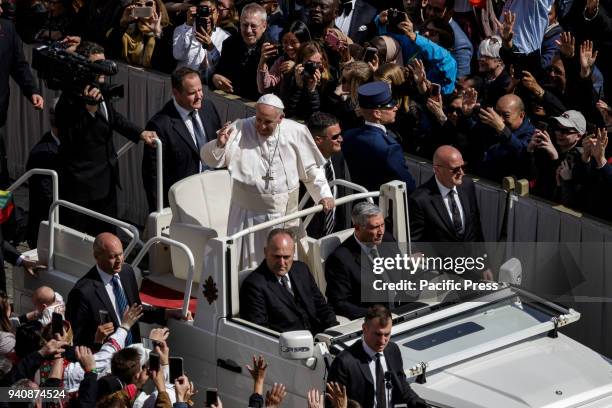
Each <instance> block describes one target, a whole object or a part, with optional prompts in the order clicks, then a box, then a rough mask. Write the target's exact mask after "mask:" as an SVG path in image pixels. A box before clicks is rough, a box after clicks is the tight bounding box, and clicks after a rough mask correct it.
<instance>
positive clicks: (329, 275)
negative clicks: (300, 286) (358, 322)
mask: <svg viewBox="0 0 612 408" xmlns="http://www.w3.org/2000/svg"><path fill="white" fill-rule="evenodd" d="M351 219H352V221H353V226H354V227H355V233H354V234H353V235H352V236H350V237H349V238H348V239H347V240H346V241H344V242H343V243H342V244H341V245H340V246H339V247H338V248H336V250H335V251H334V252H332V254H331V255H330V256H329V257H328V258H327V261H326V262H325V279H326V281H327V289H326V292H325V294H326V296H327V300H328V302H329V303H330V304H331V306H332V307H333V308H334V312H336V314H337V315H340V316H345V317H348V318H349V319H351V320H353V319H358V318H360V317H363V316H365V314H366V311H367V310H368V307H370V306H371V305H372V303H371V302H367V301H364V299H362V296H361V294H362V286H363V285H369V284H370V282H362V277H364V276H372V274H371V273H369V272H368V271H370V272H371V268H372V263H373V262H374V260H375V259H376V258H381V257H394V256H395V254H397V253H398V251H397V247H396V246H395V245H392V244H391V245H381V244H382V243H383V237H384V238H385V239H384V240H385V241H391V240H392V238H391V237H390V236H385V219H384V216H383V213H382V211H381V209H380V208H379V207H378V206H377V205H375V204H372V203H370V202H367V201H366V202H361V203H359V204H357V205H355V206H354V207H353V212H352V214H351ZM363 261H366V262H367V265H365V264H362V262H363ZM362 272H366V273H365V274H363V273H362ZM386 306H388V305H386Z"/></svg>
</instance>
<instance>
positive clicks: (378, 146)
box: [342, 81, 415, 194]
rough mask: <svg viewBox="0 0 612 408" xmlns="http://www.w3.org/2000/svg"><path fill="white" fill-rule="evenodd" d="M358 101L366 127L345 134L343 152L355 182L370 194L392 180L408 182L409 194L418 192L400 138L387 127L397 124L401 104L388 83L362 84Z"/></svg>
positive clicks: (358, 91)
mask: <svg viewBox="0 0 612 408" xmlns="http://www.w3.org/2000/svg"><path fill="white" fill-rule="evenodd" d="M357 93H358V102H359V108H360V110H361V113H362V115H363V117H364V119H365V124H364V125H363V126H361V127H359V128H356V129H350V130H348V131H346V132H344V135H343V136H344V143H343V144H342V153H343V154H344V157H345V159H346V162H347V164H348V169H349V173H350V174H351V179H352V181H353V182H354V183H357V184H360V185H362V186H364V187H365V188H367V189H368V191H378V190H379V189H380V186H381V185H383V184H385V183H388V182H389V181H393V180H400V181H403V182H405V183H406V190H407V192H408V194H410V193H411V192H412V191H414V189H415V182H414V178H412V175H411V174H410V172H409V171H408V167H407V165H406V160H405V159H404V152H403V150H402V147H401V146H400V144H399V143H398V142H397V138H398V136H397V135H396V134H395V133H393V131H392V130H390V129H387V128H386V126H385V125H389V124H391V123H393V122H395V115H396V113H397V109H398V104H397V101H395V100H394V99H393V97H392V95H391V88H389V85H388V84H387V83H386V82H382V81H376V82H370V83H367V84H364V85H361V86H360V87H359V89H358V90H357Z"/></svg>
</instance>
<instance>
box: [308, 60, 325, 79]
mask: <svg viewBox="0 0 612 408" xmlns="http://www.w3.org/2000/svg"><path fill="white" fill-rule="evenodd" d="M320 67H321V63H319V62H314V61H306V62H304V76H305V77H308V78H312V77H314V74H315V72H317V70H318V69H319V68H320Z"/></svg>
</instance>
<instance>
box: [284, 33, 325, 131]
mask: <svg viewBox="0 0 612 408" xmlns="http://www.w3.org/2000/svg"><path fill="white" fill-rule="evenodd" d="M335 88H336V86H335V81H334V80H333V78H332V75H331V73H330V70H329V65H328V62H327V56H326V54H325V51H323V49H322V48H321V47H320V46H319V45H318V43H316V42H307V43H305V44H302V46H301V47H300V49H299V51H298V55H297V58H296V66H295V69H294V75H293V78H292V81H291V85H290V86H289V93H288V95H281V99H283V101H284V103H285V107H286V113H287V116H288V117H294V118H298V119H306V118H308V117H310V115H311V114H312V113H313V112H318V111H320V110H323V111H329V109H325V108H324V107H323V105H325V103H326V101H327V100H329V96H330V95H331V94H332V93H333V91H334V89H335ZM328 105H329V104H328Z"/></svg>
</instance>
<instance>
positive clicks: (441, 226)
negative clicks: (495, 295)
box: [408, 145, 493, 280]
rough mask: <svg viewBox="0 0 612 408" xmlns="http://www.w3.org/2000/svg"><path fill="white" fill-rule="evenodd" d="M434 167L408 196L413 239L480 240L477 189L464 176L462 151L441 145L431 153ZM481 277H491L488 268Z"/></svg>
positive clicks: (453, 247) (482, 239) (464, 254)
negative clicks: (431, 174)
mask: <svg viewBox="0 0 612 408" xmlns="http://www.w3.org/2000/svg"><path fill="white" fill-rule="evenodd" d="M433 168H434V175H433V176H432V177H431V178H430V179H429V180H428V181H427V182H426V183H425V184H423V185H421V186H419V187H418V188H417V189H416V190H415V191H414V192H413V193H412V194H411V195H410V197H409V199H408V200H409V201H408V211H409V213H410V237H411V238H412V241H413V242H427V243H431V242H451V243H461V242H483V241H484V236H483V233H482V226H481V224H480V212H479V211H478V202H477V201H476V191H475V189H474V183H472V181H471V180H470V179H468V178H464V177H463V176H465V162H464V161H463V157H462V156H461V152H459V150H457V149H455V148H454V147H452V146H448V145H445V146H440V147H439V148H438V149H437V150H436V152H435V153H434V157H433ZM417 246H418V244H417ZM443 249H444V250H448V251H451V252H453V251H456V250H457V249H459V250H462V249H465V251H463V253H461V254H460V255H461V256H469V251H470V250H471V248H470V247H462V246H454V245H453V246H452V247H451V246H449V247H448V248H443ZM434 250H441V248H434ZM426 255H430V254H427V253H426ZM438 255H439V254H438ZM445 255H447V254H445ZM482 277H483V278H484V279H488V280H491V279H492V278H493V276H492V273H491V271H490V270H489V269H487V270H485V271H483V272H482Z"/></svg>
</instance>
